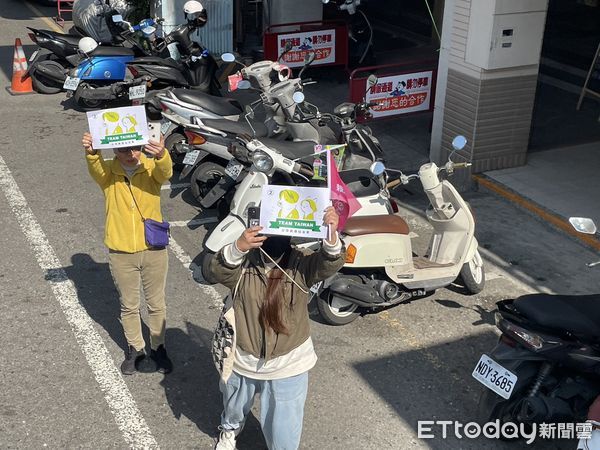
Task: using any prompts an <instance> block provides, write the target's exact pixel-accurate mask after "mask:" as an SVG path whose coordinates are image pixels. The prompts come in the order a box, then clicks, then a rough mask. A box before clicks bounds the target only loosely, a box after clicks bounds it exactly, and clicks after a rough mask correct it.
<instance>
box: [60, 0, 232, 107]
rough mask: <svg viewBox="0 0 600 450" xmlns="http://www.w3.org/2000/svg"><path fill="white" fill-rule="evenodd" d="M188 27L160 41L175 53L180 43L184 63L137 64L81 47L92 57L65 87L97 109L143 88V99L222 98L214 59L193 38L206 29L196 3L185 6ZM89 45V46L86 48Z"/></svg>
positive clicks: (153, 59)
mask: <svg viewBox="0 0 600 450" xmlns="http://www.w3.org/2000/svg"><path fill="white" fill-rule="evenodd" d="M184 11H185V12H186V23H185V24H183V25H180V26H179V27H177V28H175V29H174V30H173V31H171V32H170V33H169V34H168V35H167V36H165V37H164V39H163V40H162V41H160V42H161V46H162V48H164V47H167V48H169V49H172V44H175V47H176V49H177V51H176V52H175V50H173V53H176V54H177V55H176V56H177V58H179V60H175V59H173V58H162V57H157V56H147V57H142V58H136V59H133V55H132V54H129V55H122V54H115V55H106V56H103V57H100V58H94V57H92V56H93V55H92V54H91V53H90V52H93V51H96V48H97V43H94V42H95V41H94V42H91V41H89V40H86V41H85V43H84V42H80V50H81V51H82V52H83V53H84V54H86V56H88V58H86V60H85V61H83V62H82V63H81V64H79V66H78V68H77V69H76V70H75V71H73V74H72V76H71V77H69V78H68V79H67V82H65V88H66V89H70V90H71V91H74V93H73V97H74V99H75V101H76V103H77V104H79V105H80V106H81V107H83V108H87V109H93V108H98V107H100V106H101V105H102V104H105V103H111V102H115V101H121V100H126V99H127V95H128V93H129V88H131V87H134V86H139V87H140V88H142V91H143V92H142V93H141V94H140V93H138V94H137V95H140V96H141V97H144V95H145V90H146V88H152V89H164V88H166V87H170V86H175V87H186V88H193V89H198V90H202V91H204V92H209V93H211V94H213V95H220V85H219V82H218V80H217V79H216V77H215V72H216V70H217V64H216V62H215V60H214V58H213V57H212V56H211V55H210V54H209V53H208V51H207V50H205V49H203V48H202V47H201V46H200V45H199V44H197V43H196V42H194V41H192V39H191V37H190V36H191V34H192V33H193V32H194V31H196V30H197V29H198V28H200V27H202V26H204V25H205V24H206V10H204V8H203V7H202V5H201V4H200V3H199V2H197V1H189V2H187V3H186V4H185V5H184ZM84 44H85V45H84Z"/></svg>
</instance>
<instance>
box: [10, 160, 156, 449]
mask: <svg viewBox="0 0 600 450" xmlns="http://www.w3.org/2000/svg"><path fill="white" fill-rule="evenodd" d="M0 188H1V189H2V192H3V193H4V195H5V196H6V199H7V201H8V204H9V206H10V209H11V210H12V211H13V213H14V214H15V216H16V218H17V221H18V223H19V226H20V227H21V230H22V231H23V233H24V234H25V237H26V239H27V241H28V242H29V245H30V246H31V248H32V250H33V252H34V253H35V257H36V259H37V262H38V264H39V266H40V268H41V269H42V270H43V271H45V272H47V279H48V281H49V282H50V287H51V288H52V292H53V293H54V297H55V298H56V300H57V301H58V303H59V305H60V307H61V308H62V311H63V313H64V315H65V317H66V319H67V321H68V322H69V325H70V326H71V329H72V330H73V334H74V335H75V339H76V340H77V343H78V344H79V346H80V347H81V351H82V353H83V355H84V356H85V359H86V360H87V363H88V364H89V366H90V368H91V369H92V372H93V373H94V377H95V378H96V381H97V382H98V384H99V385H100V389H101V390H102V392H103V393H104V398H105V399H106V402H107V403H108V406H109V408H110V411H111V413H112V414H113V416H114V418H115V422H116V423H117V426H118V427H119V430H121V433H122V434H123V437H124V439H125V441H126V442H127V444H128V445H129V446H130V447H131V448H158V443H157V442H156V440H155V439H154V436H152V433H151V432H150V429H149V428H148V425H147V424H146V421H145V420H144V418H143V417H142V414H141V412H140V411H139V409H138V407H137V405H136V403H135V400H134V399H133V396H132V395H131V392H129V389H128V388H127V385H126V384H125V382H124V381H123V378H122V377H121V374H120V373H119V371H118V370H117V368H116V367H115V363H114V361H113V359H112V358H111V356H110V354H109V352H108V350H107V348H106V346H105V345H104V342H103V341H102V338H101V337H100V335H99V334H98V333H97V331H96V330H95V328H94V324H93V321H92V319H91V318H90V316H89V315H88V314H87V312H86V310H85V309H84V308H83V307H82V306H81V304H80V302H79V299H78V297H77V291H76V290H75V286H74V285H73V283H72V281H71V280H69V278H68V276H67V274H66V272H65V271H64V269H63V268H62V267H63V266H62V264H61V263H60V261H59V259H58V257H57V256H56V253H55V251H54V249H53V248H52V246H51V245H50V243H49V242H48V239H47V238H46V235H45V234H44V231H43V230H42V228H41V227H40V225H39V224H38V222H37V220H36V218H35V216H34V214H33V212H32V211H31V209H30V208H29V206H28V205H27V201H26V199H25V197H24V196H23V194H22V193H21V190H20V189H19V186H17V183H16V181H15V179H14V178H13V176H12V174H11V172H10V170H9V169H8V167H7V166H6V164H5V162H4V159H3V158H2V157H1V156H0Z"/></svg>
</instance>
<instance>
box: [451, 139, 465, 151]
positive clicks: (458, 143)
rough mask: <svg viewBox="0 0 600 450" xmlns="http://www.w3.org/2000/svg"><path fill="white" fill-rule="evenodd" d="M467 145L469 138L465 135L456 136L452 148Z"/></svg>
mask: <svg viewBox="0 0 600 450" xmlns="http://www.w3.org/2000/svg"><path fill="white" fill-rule="evenodd" d="M465 145H467V138H466V137H464V136H456V137H455V138H454V139H453V140H452V148H453V149H454V150H462V149H463V148H465Z"/></svg>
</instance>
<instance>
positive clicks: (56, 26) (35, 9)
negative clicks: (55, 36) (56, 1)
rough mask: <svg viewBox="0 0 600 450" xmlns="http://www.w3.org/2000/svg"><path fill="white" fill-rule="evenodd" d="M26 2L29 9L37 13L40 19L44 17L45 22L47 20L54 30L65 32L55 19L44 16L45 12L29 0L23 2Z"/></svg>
mask: <svg viewBox="0 0 600 450" xmlns="http://www.w3.org/2000/svg"><path fill="white" fill-rule="evenodd" d="M23 3H24V4H25V6H27V8H29V10H30V11H31V12H32V13H33V14H35V15H36V16H38V17H39V18H40V19H42V20H43V21H44V22H46V24H47V25H48V26H49V27H50V28H52V30H54V31H56V32H57V33H64V30H63V29H62V28H61V27H59V26H58V25H57V24H56V23H55V22H54V21H53V20H50V19H49V18H48V17H46V16H44V14H43V13H42V12H41V11H40V10H39V9H37V8H36V7H35V6H33V5H32V4H31V3H29V2H28V1H24V2H23Z"/></svg>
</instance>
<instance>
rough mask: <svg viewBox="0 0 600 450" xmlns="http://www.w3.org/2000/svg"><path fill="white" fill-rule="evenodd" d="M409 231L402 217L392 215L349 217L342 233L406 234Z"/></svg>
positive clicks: (356, 234)
mask: <svg viewBox="0 0 600 450" xmlns="http://www.w3.org/2000/svg"><path fill="white" fill-rule="evenodd" d="M409 232H410V230H409V229H408V224H407V223H406V222H405V221H404V219H403V218H402V217H399V216H394V215H389V216H356V217H350V218H348V220H347V221H346V226H345V227H344V234H347V235H348V236H361V235H364V234H377V233H391V234H408V233H409Z"/></svg>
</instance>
